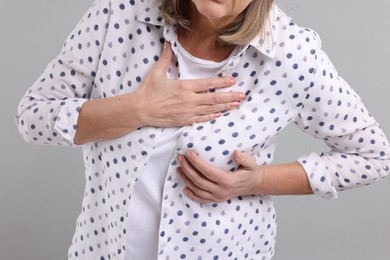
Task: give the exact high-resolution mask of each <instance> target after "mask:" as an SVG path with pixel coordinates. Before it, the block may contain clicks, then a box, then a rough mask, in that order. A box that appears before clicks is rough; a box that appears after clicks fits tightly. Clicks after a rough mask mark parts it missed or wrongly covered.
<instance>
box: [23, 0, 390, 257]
mask: <svg viewBox="0 0 390 260" xmlns="http://www.w3.org/2000/svg"><path fill="white" fill-rule="evenodd" d="M157 6H161V8H157ZM259 14H260V15H259ZM164 42H165V43H164ZM161 49H162V52H161ZM160 53H161V55H160ZM157 60H158V61H157ZM17 123H18V126H19V129H20V132H21V134H22V136H23V137H24V138H25V139H26V140H27V141H29V142H32V143H39V144H56V145H57V144H58V145H69V146H76V147H77V146H82V148H83V152H84V163H85V167H86V188H85V194H84V199H83V206H82V212H81V213H80V215H79V217H78V220H77V225H76V232H75V235H74V238H73V243H72V246H71V247H70V249H69V259H157V258H158V259H245V258H249V259H270V258H271V257H272V255H273V254H274V246H275V236H276V224H275V211H274V207H273V204H272V200H271V197H270V195H274V194H310V193H315V194H317V195H319V196H322V197H324V198H335V197H336V196H337V192H338V191H341V190H344V189H348V188H352V187H357V186H362V185H367V184H369V183H372V182H373V181H375V180H378V179H380V178H383V177H385V176H386V175H387V174H388V172H389V154H390V150H389V144H388V141H387V139H386V138H385V136H384V134H383V132H382V131H381V129H380V128H379V126H378V123H377V122H376V121H375V120H374V119H373V118H372V117H371V115H370V114H369V113H368V111H367V110H366V108H365V107H364V105H363V104H362V102H361V100H360V98H359V97H358V96H357V95H356V94H355V92H354V91H353V90H352V89H351V88H350V87H349V86H348V85H347V83H346V82H345V81H344V80H343V79H342V78H341V77H340V76H339V75H338V74H337V72H336V71H335V69H334V67H333V66H332V64H331V63H330V61H329V60H328V58H327V56H326V54H325V53H324V52H323V51H322V50H321V49H320V40H319V38H318V36H317V35H316V33H314V32H313V31H311V30H308V29H302V28H301V27H299V26H297V25H296V24H295V23H293V22H292V21H291V20H290V18H289V17H287V16H286V15H285V14H284V13H283V12H282V11H281V10H279V9H278V8H277V7H276V6H275V5H274V3H273V1H271V0H263V1H260V0H259V1H256V0H253V1H249V0H246V1H239V0H226V1H211V0H191V1H189V0H188V1H183V0H177V1H165V0H162V1H159V0H156V1H154V0H150V1H125V2H122V1H119V0H111V1H108V0H97V1H96V2H95V3H94V4H93V6H92V7H91V8H90V10H89V11H88V12H87V13H86V15H85V16H84V17H83V19H82V20H81V21H80V23H79V24H78V25H77V27H76V28H75V29H74V31H73V32H72V33H71V35H70V36H69V38H68V39H67V41H66V43H65V45H64V47H63V50H62V52H61V53H60V54H59V56H58V57H57V58H56V59H54V60H53V61H52V62H51V63H50V64H49V66H48V67H47V69H46V70H45V72H44V73H43V75H42V76H41V77H40V78H39V80H37V82H35V83H34V84H33V86H32V87H31V88H30V89H29V90H28V91H27V93H26V95H25V96H24V97H23V99H22V101H21V104H20V106H19V115H18V118H17ZM290 123H295V124H296V125H297V127H299V128H300V129H302V130H303V131H304V132H306V133H308V134H310V135H312V136H314V137H316V138H319V139H322V140H323V141H324V142H326V143H327V144H328V145H329V147H330V148H331V151H330V152H326V153H323V154H321V155H317V154H316V153H310V154H307V155H304V156H302V157H301V158H298V159H297V161H296V162H293V163H288V164H284V165H272V160H273V153H274V149H275V137H276V135H277V134H278V133H279V132H280V131H281V130H282V129H284V128H285V127H286V126H287V125H289V124H290Z"/></svg>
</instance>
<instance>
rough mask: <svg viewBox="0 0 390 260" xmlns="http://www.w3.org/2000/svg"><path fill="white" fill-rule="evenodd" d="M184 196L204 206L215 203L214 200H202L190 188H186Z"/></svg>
mask: <svg viewBox="0 0 390 260" xmlns="http://www.w3.org/2000/svg"><path fill="white" fill-rule="evenodd" d="M183 192H184V194H185V195H186V196H187V197H188V198H190V199H191V200H193V201H196V202H199V203H203V204H208V203H214V202H215V201H214V200H211V199H205V198H202V197H200V196H198V195H196V194H195V193H193V192H192V191H191V190H190V189H189V188H185V189H184V190H183Z"/></svg>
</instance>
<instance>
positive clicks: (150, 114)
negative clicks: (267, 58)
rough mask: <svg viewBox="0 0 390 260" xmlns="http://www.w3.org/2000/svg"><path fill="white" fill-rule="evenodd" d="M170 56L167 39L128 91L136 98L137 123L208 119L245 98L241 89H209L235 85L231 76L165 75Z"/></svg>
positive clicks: (158, 124) (176, 123) (174, 124)
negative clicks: (177, 77)
mask: <svg viewBox="0 0 390 260" xmlns="http://www.w3.org/2000/svg"><path fill="white" fill-rule="evenodd" d="M171 59H172V50H171V48H170V44H169V43H167V42H166V43H165V44H164V49H163V51H162V54H161V56H160V59H159V60H158V61H157V62H156V64H155V65H154V66H153V67H152V69H151V70H150V72H149V74H148V75H147V76H146V78H145V80H144V82H143V83H142V85H141V86H140V88H139V89H138V90H137V91H136V92H134V93H132V94H131V95H134V96H135V97H136V98H135V100H137V104H138V105H137V108H136V111H135V112H136V116H137V118H138V120H139V121H140V122H141V123H140V124H142V125H144V126H156V127H178V126H184V125H190V124H193V123H199V122H207V121H210V120H212V119H215V118H217V117H219V116H220V115H221V112H222V111H226V110H231V109H235V108H237V107H239V105H240V103H239V102H240V101H243V100H245V99H246V95H245V94H244V93H242V92H208V91H209V90H212V89H219V88H225V87H230V86H232V85H234V84H235V83H236V81H235V80H234V78H231V77H224V78H218V77H216V78H207V79H196V80H171V79H168V77H167V70H168V67H169V65H170V63H171ZM133 116H134V114H133Z"/></svg>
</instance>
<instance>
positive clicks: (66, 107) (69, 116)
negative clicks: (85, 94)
mask: <svg viewBox="0 0 390 260" xmlns="http://www.w3.org/2000/svg"><path fill="white" fill-rule="evenodd" d="M86 101H87V99H67V100H64V101H63V102H62V103H61V108H60V109H59V111H58V114H57V117H56V119H55V120H54V121H55V124H54V129H55V130H56V131H57V132H58V133H59V134H60V135H61V136H62V137H63V139H64V140H63V141H65V142H67V143H68V144H69V145H70V146H73V147H80V146H79V145H76V144H75V143H74V137H75V135H76V131H77V120H78V118H79V114H80V110H81V106H82V105H83V104H84V102H86Z"/></svg>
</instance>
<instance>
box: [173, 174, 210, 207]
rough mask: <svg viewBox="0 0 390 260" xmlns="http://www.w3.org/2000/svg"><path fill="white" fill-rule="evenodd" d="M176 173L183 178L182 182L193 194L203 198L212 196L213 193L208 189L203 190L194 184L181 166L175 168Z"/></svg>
mask: <svg viewBox="0 0 390 260" xmlns="http://www.w3.org/2000/svg"><path fill="white" fill-rule="evenodd" d="M177 173H178V175H179V176H180V178H181V179H182V180H183V182H184V183H185V185H186V187H187V189H189V190H191V192H192V193H193V194H195V195H196V196H198V197H201V198H203V199H210V198H212V197H213V195H212V193H211V192H210V191H207V190H203V189H201V188H200V187H198V186H197V185H195V184H194V182H193V181H192V180H191V179H190V178H188V176H187V175H186V173H185V172H184V171H183V170H182V169H181V168H178V169H177Z"/></svg>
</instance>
